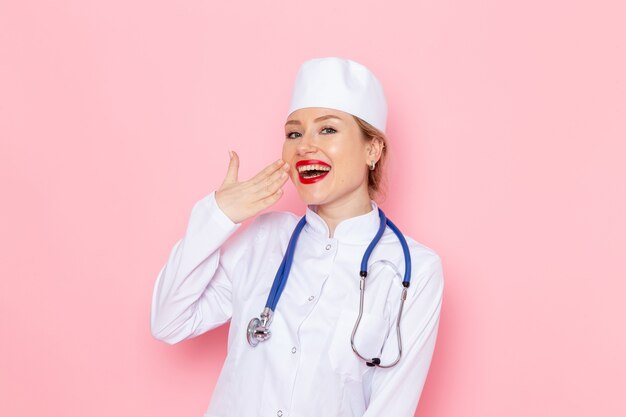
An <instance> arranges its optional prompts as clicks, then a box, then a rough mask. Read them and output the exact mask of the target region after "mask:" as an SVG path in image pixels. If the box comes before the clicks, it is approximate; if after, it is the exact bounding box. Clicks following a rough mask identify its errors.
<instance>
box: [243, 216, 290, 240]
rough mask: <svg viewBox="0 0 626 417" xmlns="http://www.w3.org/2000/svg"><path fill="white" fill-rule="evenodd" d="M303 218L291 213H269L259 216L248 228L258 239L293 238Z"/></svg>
mask: <svg viewBox="0 0 626 417" xmlns="http://www.w3.org/2000/svg"><path fill="white" fill-rule="evenodd" d="M300 218H301V216H298V215H296V214H295V213H291V212H289V211H268V212H266V213H263V214H260V215H258V216H257V217H256V218H255V219H254V220H253V221H252V223H251V224H250V225H249V226H248V228H249V230H250V231H251V232H252V233H254V234H255V235H256V236H257V238H260V239H265V238H268V237H270V236H274V237H275V236H285V235H286V236H291V232H293V229H294V228H295V227H296V224H297V223H298V221H299V220H300Z"/></svg>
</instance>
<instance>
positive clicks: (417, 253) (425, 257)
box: [384, 228, 443, 291]
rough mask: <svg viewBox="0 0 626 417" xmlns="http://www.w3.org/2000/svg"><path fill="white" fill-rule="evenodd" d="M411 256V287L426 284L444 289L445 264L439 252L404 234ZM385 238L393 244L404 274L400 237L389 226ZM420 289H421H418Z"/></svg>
mask: <svg viewBox="0 0 626 417" xmlns="http://www.w3.org/2000/svg"><path fill="white" fill-rule="evenodd" d="M403 236H404V239H405V240H406V243H407V246H408V248H409V255H410V258H411V288H423V287H424V286H425V285H426V284H428V285H431V286H432V285H434V286H435V287H441V290H442V289H443V265H442V260H441V257H440V256H439V254H438V253H437V252H436V251H435V250H434V249H433V248H431V247H429V246H427V245H425V244H423V243H421V242H419V241H418V240H416V239H414V238H412V237H411V236H407V235H404V234H403ZM384 239H385V241H386V242H388V243H389V244H391V246H392V248H393V253H394V254H395V255H394V257H395V263H396V264H397V265H398V267H399V268H400V270H399V271H398V273H399V275H400V276H403V275H404V265H403V264H404V254H403V251H402V246H401V244H400V241H399V239H398V237H397V236H396V235H395V234H394V233H393V232H392V231H391V230H389V228H388V229H387V231H386V232H385V236H384ZM418 291H419V290H418Z"/></svg>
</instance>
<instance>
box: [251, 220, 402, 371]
mask: <svg viewBox="0 0 626 417" xmlns="http://www.w3.org/2000/svg"><path fill="white" fill-rule="evenodd" d="M378 216H379V217H380V226H379V228H378V232H377V233H376V236H374V239H373V240H372V242H371V243H370V244H369V246H368V247H367V249H366V250H365V253H364V254H363V259H362V260H361V271H360V274H359V275H360V276H361V282H360V284H359V288H360V292H361V296H360V301H359V316H358V317H357V319H356V323H355V324H354V329H353V330H352V336H351V337H350V344H351V345H352V350H353V351H354V353H356V355H357V356H358V357H359V358H361V359H363V360H364V361H365V362H366V363H367V365H368V366H378V367H380V368H391V367H392V366H394V365H395V364H397V363H398V362H399V361H400V357H401V356H402V337H401V336H400V318H401V317H402V308H403V307H404V300H406V294H407V289H408V288H409V285H410V282H411V254H410V253H409V246H408V245H407V243H406V239H405V238H404V236H403V235H402V232H400V230H399V229H398V228H397V227H396V225H395V224H393V223H392V222H391V220H389V219H388V218H387V217H386V216H385V213H383V211H382V210H381V209H380V208H379V209H378ZM305 224H306V217H304V216H303V217H302V219H300V221H299V222H298V224H297V225H296V228H295V229H294V231H293V234H292V235H291V238H290V239H289V245H288V246H287V251H286V252H285V256H284V257H283V261H282V262H281V264H280V267H279V268H278V271H277V272H276V277H275V278H274V283H273V284H272V289H271V290H270V294H269V296H268V297H267V303H266V304H265V308H264V309H263V312H262V313H261V317H260V318H258V317H255V318H253V319H252V320H250V323H249V324H248V329H247V338H248V343H250V345H251V346H252V347H255V346H256V345H258V344H259V342H262V341H265V340H267V339H269V338H270V336H271V333H270V330H269V326H270V323H271V322H272V317H273V315H274V311H276V305H277V304H278V300H279V299H280V295H281V294H282V292H283V290H284V289H285V285H286V284H287V278H288V277H289V271H290V270H291V264H292V263H293V254H294V252H295V249H296V242H297V241H298V236H300V232H301V231H302V229H303V228H304V225H305ZM387 226H389V228H390V229H391V230H392V231H393V232H394V233H395V234H396V236H397V237H398V239H399V240H400V244H401V245H402V251H403V252H404V264H405V268H404V279H403V281H402V285H403V287H404V288H403V289H402V294H401V296H400V308H399V310H398V319H397V320H396V334H397V337H398V356H397V357H396V359H395V360H394V361H393V362H392V363H390V364H387V365H381V363H380V358H366V357H364V356H362V355H361V354H360V353H359V352H358V351H357V349H356V346H354V336H355V335H356V331H357V329H358V327H359V323H360V322H361V317H362V315H363V299H364V295H365V278H367V262H368V260H369V258H370V255H371V254H372V251H373V250H374V247H376V244H378V241H379V240H380V238H381V237H382V235H383V233H384V232H385V228H386V227H387Z"/></svg>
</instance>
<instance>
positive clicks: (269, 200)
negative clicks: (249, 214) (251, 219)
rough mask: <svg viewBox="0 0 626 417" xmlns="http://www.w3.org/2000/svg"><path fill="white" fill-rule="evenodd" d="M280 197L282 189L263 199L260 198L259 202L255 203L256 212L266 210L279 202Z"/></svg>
mask: <svg viewBox="0 0 626 417" xmlns="http://www.w3.org/2000/svg"><path fill="white" fill-rule="evenodd" d="M282 195H283V189H282V188H279V189H278V190H276V191H275V192H274V193H272V194H270V195H268V196H267V197H265V198H262V199H261V200H259V201H258V202H257V204H258V211H261V210H264V209H266V208H268V207H269V206H271V205H272V204H274V203H276V202H277V201H278V200H280V197H282Z"/></svg>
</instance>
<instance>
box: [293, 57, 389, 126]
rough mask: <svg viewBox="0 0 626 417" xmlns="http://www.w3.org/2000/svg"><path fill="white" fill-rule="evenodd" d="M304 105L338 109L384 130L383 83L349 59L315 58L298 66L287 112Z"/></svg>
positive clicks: (385, 101) (385, 115) (385, 109)
mask: <svg viewBox="0 0 626 417" xmlns="http://www.w3.org/2000/svg"><path fill="white" fill-rule="evenodd" d="M305 107H326V108H330V109H335V110H341V111H344V112H346V113H350V114H352V115H354V116H357V117H360V118H361V119H363V120H365V121H366V122H368V123H369V124H371V125H372V126H374V127H375V128H377V129H378V130H380V131H381V132H383V133H385V128H386V125H387V100H386V99H385V93H384V92H383V86H382V85H381V83H380V81H378V79H377V78H376V77H375V76H374V74H373V73H372V72H371V71H370V70H369V69H367V68H366V67H365V66H363V65H361V64H359V63H358V62H354V61H351V60H349V59H342V58H336V57H328V58H315V59H311V60H309V61H306V62H305V63H303V64H302V65H301V66H300V69H299V70H298V74H297V75H296V82H295V85H294V87H293V92H292V95H291V105H290V106H289V111H288V112H287V115H290V114H291V113H292V112H294V111H296V110H298V109H302V108H305Z"/></svg>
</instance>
